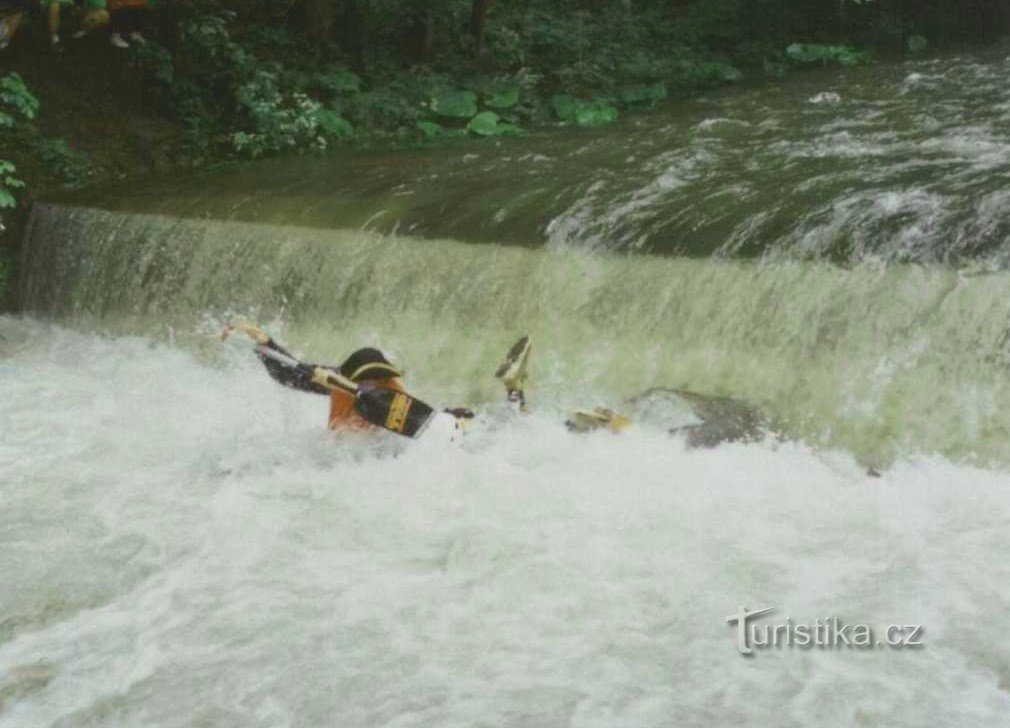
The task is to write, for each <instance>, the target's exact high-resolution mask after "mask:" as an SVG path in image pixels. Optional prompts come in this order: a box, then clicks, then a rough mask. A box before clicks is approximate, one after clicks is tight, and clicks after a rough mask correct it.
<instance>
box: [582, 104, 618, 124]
mask: <svg viewBox="0 0 1010 728" xmlns="http://www.w3.org/2000/svg"><path fill="white" fill-rule="evenodd" d="M617 116H618V113H617V108H616V107H615V106H613V105H611V104H608V103H607V102H605V101H593V102H592V103H588V104H583V105H582V107H581V108H580V109H579V111H578V113H577V114H576V116H575V121H576V123H577V124H578V125H579V126H603V125H605V124H612V123H614V122H615V121H617Z"/></svg>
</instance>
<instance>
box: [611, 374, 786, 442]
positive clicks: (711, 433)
mask: <svg viewBox="0 0 1010 728" xmlns="http://www.w3.org/2000/svg"><path fill="white" fill-rule="evenodd" d="M631 405H632V406H633V408H634V410H633V415H632V416H633V418H634V419H635V420H639V421H642V422H646V423H650V424H653V425H657V426H662V427H667V428H668V429H669V432H670V434H682V433H683V434H684V435H685V436H686V437H687V444H688V446H689V447H703V448H709V447H716V446H717V445H721V444H722V443H724V442H750V441H754V440H759V439H761V438H762V437H763V436H764V434H765V433H766V432H767V431H768V421H767V419H766V418H765V416H764V414H763V413H762V412H761V411H760V410H759V409H757V408H756V407H755V406H754V405H752V404H750V403H749V402H745V401H744V400H741V399H733V398H731V397H716V396H713V395H708V394H700V393H698V392H691V391H688V390H686V389H668V388H665V387H653V388H652V389H647V390H646V391H644V392H642V393H641V394H640V395H638V396H637V397H635V398H633V399H632V400H631Z"/></svg>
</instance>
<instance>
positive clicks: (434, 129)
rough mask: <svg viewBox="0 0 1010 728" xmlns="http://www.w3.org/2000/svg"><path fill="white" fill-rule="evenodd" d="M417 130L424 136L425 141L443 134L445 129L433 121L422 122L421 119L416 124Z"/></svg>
mask: <svg viewBox="0 0 1010 728" xmlns="http://www.w3.org/2000/svg"><path fill="white" fill-rule="evenodd" d="M417 128H418V130H419V131H420V132H421V134H422V135H424V138H425V139H434V138H435V137H437V136H441V135H442V134H444V133H445V127H443V126H442V125H441V124H436V123H435V122H434V121H424V120H423V119H422V120H421V121H419V122H417Z"/></svg>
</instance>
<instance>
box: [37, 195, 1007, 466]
mask: <svg viewBox="0 0 1010 728" xmlns="http://www.w3.org/2000/svg"><path fill="white" fill-rule="evenodd" d="M25 250H26V256H25V260H24V288H23V301H24V305H25V308H26V310H27V311H29V312H31V313H35V314H40V315H46V316H54V317H57V318H59V319H61V320H64V321H76V322H78V323H79V324H80V325H82V326H85V327H89V328H97V329H99V330H112V331H128V332H140V333H145V334H153V335H161V336H167V335H169V333H171V336H172V338H173V340H174V341H176V342H178V343H181V344H187V345H190V346H199V347H205V346H206V344H207V342H208V340H209V336H208V333H212V332H213V326H210V325H209V322H219V321H221V320H223V319H224V318H226V317H227V316H229V315H232V314H242V315H246V316H249V317H251V318H255V319H257V320H260V321H265V322H273V323H275V325H277V326H280V327H281V328H280V330H281V332H282V333H283V337H284V338H285V339H286V340H287V341H288V342H290V343H291V344H293V345H294V346H296V347H298V348H299V349H301V350H302V351H304V352H307V354H308V355H309V356H310V357H312V358H314V359H316V360H320V361H339V360H340V359H341V358H342V357H343V356H344V355H346V353H347V352H348V351H349V350H350V349H352V348H354V347H356V346H358V345H363V344H366V343H370V344H375V345H378V346H381V347H383V348H385V349H388V350H389V351H390V352H391V353H393V354H394V355H395V356H396V358H397V359H398V360H399V361H401V362H404V364H405V366H406V367H407V369H408V370H409V373H410V376H411V379H412V381H414V382H416V383H417V386H421V387H423V389H424V390H425V391H430V392H435V393H437V394H439V395H440V396H442V397H444V398H445V399H447V400H449V399H459V398H464V399H467V400H469V401H475V402H483V401H488V400H489V399H492V398H495V397H498V396H499V392H498V390H497V385H496V383H495V382H494V381H493V379H492V378H491V377H490V374H491V371H492V369H493V367H494V365H495V363H496V361H497V359H498V358H499V357H500V356H501V352H503V351H504V349H505V347H506V346H507V345H508V343H509V342H510V341H511V340H512V339H514V338H515V337H516V336H517V335H519V334H520V333H524V332H529V333H531V334H532V335H533V337H534V340H535V341H536V342H537V343H536V356H535V366H534V376H535V383H534V387H535V389H534V395H533V396H534V398H535V399H536V400H539V401H540V402H541V403H548V404H549V405H551V406H558V407H562V406H568V405H572V404H583V405H584V404H586V403H587V401H588V403H592V404H602V403H615V402H619V401H620V400H621V398H623V397H628V396H631V395H633V394H635V393H636V392H638V391H640V390H642V389H645V388H647V387H650V386H655V385H661V386H676V387H685V388H689V389H693V390H697V391H701V392H705V393H712V394H720V395H729V396H735V397H744V398H747V399H749V400H751V401H753V402H754V403H756V404H758V405H759V406H761V407H762V408H764V409H765V410H766V411H767V412H768V413H769V414H770V415H771V417H772V419H773V421H775V422H776V424H777V425H778V427H779V428H780V429H781V430H782V431H783V432H785V433H787V434H788V435H791V436H796V437H802V438H805V439H808V440H812V441H814V442H818V443H821V444H831V445H838V446H843V447H846V448H849V449H851V450H853V451H854V452H856V453H858V454H860V455H861V456H863V457H864V458H867V459H870V460H874V461H879V460H881V459H888V458H891V457H893V456H894V455H896V454H908V453H912V452H939V453H943V454H946V455H949V456H952V457H956V458H970V459H979V460H982V461H987V460H998V461H1001V462H1010V438H1007V433H1008V432H1010V378H1008V377H1007V366H1008V363H1010V362H1008V354H1007V339H1006V332H1007V325H1008V301H1010V273H1007V272H1005V271H996V272H990V273H977V274H969V273H966V272H964V271H958V270H955V269H953V268H948V267H942V266H924V265H895V264H892V265H887V266H885V265H879V264H871V263H867V264H864V265H861V266H857V267H854V268H851V269H842V268H839V267H837V266H835V265H832V264H829V263H810V262H764V263H758V262H753V261H751V262H746V261H737V262H733V261H727V260H715V259H707V260H697V259H685V258H661V257H654V256H627V255H618V254H604V253H591V252H590V253H587V252H580V251H578V250H573V249H549V248H548V249H527V248H516V247H504V246H497V245H473V244H465V243H461V242H458V241H454V240H417V239H411V238H408V237H402V236H383V235H379V234H375V233H367V232H360V231H340V230H318V229H311V228H297V227H279V226H270V225H261V224H250V223H238V222H222V221H195V220H186V219H178V218H168V217H163V216H157V215H145V214H126V213H121V212H110V211H101V210H95V209H86V208H74V207H66V206H61V205H55V204H48V205H40V206H38V208H37V209H36V212H35V216H34V219H33V221H32V224H31V228H30V234H29V239H28V241H27V245H26V247H25Z"/></svg>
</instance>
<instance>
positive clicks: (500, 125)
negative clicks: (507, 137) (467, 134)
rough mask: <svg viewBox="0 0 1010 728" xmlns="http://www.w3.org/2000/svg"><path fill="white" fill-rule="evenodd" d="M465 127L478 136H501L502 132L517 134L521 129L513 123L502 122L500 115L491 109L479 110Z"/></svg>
mask: <svg viewBox="0 0 1010 728" xmlns="http://www.w3.org/2000/svg"><path fill="white" fill-rule="evenodd" d="M466 128H467V129H469V130H470V131H471V132H473V133H474V134H478V135H479V136H502V135H503V134H518V133H519V132H520V131H522V130H521V129H520V128H519V127H518V126H516V125H515V124H509V123H506V122H503V121H502V120H501V117H500V116H498V114H496V113H494V112H493V111H482V112H480V113H479V114H477V115H476V116H475V117H473V118H472V119H470V123H469V124H467V125H466Z"/></svg>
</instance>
